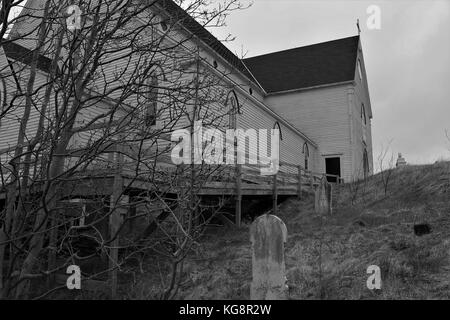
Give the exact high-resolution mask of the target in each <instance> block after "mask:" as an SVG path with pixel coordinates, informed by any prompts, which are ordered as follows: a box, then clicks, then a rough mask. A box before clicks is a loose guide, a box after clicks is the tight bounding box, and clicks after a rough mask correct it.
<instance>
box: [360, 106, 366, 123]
mask: <svg viewBox="0 0 450 320" xmlns="http://www.w3.org/2000/svg"><path fill="white" fill-rule="evenodd" d="M361 122H362V123H364V124H367V118H366V108H364V103H362V104H361Z"/></svg>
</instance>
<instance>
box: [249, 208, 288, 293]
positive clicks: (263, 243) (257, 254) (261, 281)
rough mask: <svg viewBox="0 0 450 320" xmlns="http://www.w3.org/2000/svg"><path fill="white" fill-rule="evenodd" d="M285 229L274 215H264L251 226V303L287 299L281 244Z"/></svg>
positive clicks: (282, 247) (284, 237) (282, 246)
mask: <svg viewBox="0 0 450 320" xmlns="http://www.w3.org/2000/svg"><path fill="white" fill-rule="evenodd" d="M286 239H287V229H286V225H285V224H284V222H283V221H282V220H281V219H280V218H278V217H277V216H274V215H269V214H264V215H262V216H260V217H258V218H256V220H255V221H254V222H253V223H252V226H251V228H250V241H251V242H252V271H253V279H252V284H251V288H250V298H251V299H252V300H283V299H286V298H287V285H286V267H285V263H284V243H285V242H286Z"/></svg>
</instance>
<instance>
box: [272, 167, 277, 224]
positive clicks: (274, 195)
mask: <svg viewBox="0 0 450 320" xmlns="http://www.w3.org/2000/svg"><path fill="white" fill-rule="evenodd" d="M277 181H278V177H277V174H276V173H275V174H274V175H273V194H272V199H273V214H274V215H277V214H278V183H277Z"/></svg>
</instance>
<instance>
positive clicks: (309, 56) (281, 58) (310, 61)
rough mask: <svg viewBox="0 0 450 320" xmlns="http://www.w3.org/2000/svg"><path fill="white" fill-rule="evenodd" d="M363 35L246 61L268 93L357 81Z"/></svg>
mask: <svg viewBox="0 0 450 320" xmlns="http://www.w3.org/2000/svg"><path fill="white" fill-rule="evenodd" d="M358 44H359V36H354V37H349V38H344V39H338V40H333V41H328V42H323V43H318V44H313V45H309V46H305V47H299V48H295V49H290V50H284V51H279V52H274V53H269V54H265V55H261V56H257V57H252V58H247V59H244V63H245V65H246V66H247V67H248V68H249V70H250V71H251V72H252V74H253V76H254V77H255V78H256V79H257V80H258V82H259V84H260V85H261V86H262V87H263V88H264V90H265V91H266V92H267V93H275V92H281V91H288V90H295V89H301V88H308V87H314V86H320V85H327V84H332V83H339V82H344V81H350V80H353V79H354V77H355V67H356V57H357V53H358Z"/></svg>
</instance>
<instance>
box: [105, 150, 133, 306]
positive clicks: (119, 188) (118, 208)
mask: <svg viewBox="0 0 450 320" xmlns="http://www.w3.org/2000/svg"><path fill="white" fill-rule="evenodd" d="M116 157H117V159H116V174H115V176H114V185H113V192H112V194H111V197H110V202H109V207H110V210H111V212H110V215H109V236H110V239H112V241H111V242H110V253H109V255H110V256H109V270H110V275H109V278H110V279H109V280H110V287H111V298H112V299H115V298H116V293H117V263H118V260H119V234H118V232H119V229H120V226H121V224H122V215H123V214H126V211H127V208H126V205H127V204H128V196H125V195H123V176H122V168H123V155H122V154H121V153H120V152H117V153H116Z"/></svg>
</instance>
